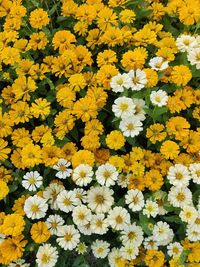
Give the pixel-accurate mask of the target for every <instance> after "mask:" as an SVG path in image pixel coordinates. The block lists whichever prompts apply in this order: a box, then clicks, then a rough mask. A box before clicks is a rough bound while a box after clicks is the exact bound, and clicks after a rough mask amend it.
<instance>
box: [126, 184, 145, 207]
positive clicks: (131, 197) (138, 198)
mask: <svg viewBox="0 0 200 267" xmlns="http://www.w3.org/2000/svg"><path fill="white" fill-rule="evenodd" d="M125 201H126V204H127V205H128V207H129V209H131V210H132V211H133V212H135V211H140V210H141V209H142V208H143V207H144V196H143V194H142V192H141V191H139V190H138V189H131V190H128V192H127V194H126V195H125Z"/></svg>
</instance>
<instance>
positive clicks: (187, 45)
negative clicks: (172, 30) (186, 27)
mask: <svg viewBox="0 0 200 267" xmlns="http://www.w3.org/2000/svg"><path fill="white" fill-rule="evenodd" d="M176 45H177V47H178V50H179V51H181V52H187V51H189V50H190V49H192V48H194V47H196V46H197V41H196V39H195V37H193V36H190V35H186V34H181V35H180V36H179V37H178V38H177V39H176Z"/></svg>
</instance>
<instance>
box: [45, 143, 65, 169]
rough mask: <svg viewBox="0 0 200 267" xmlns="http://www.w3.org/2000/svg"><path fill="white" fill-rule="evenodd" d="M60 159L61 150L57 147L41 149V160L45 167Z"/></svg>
mask: <svg viewBox="0 0 200 267" xmlns="http://www.w3.org/2000/svg"><path fill="white" fill-rule="evenodd" d="M59 158H62V155H61V149H60V148H59V147H57V146H45V147H43V148H42V160H43V163H44V165H45V166H47V167H48V166H51V167H52V166H53V165H55V164H56V163H57V162H58V160H59Z"/></svg>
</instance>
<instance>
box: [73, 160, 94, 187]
mask: <svg viewBox="0 0 200 267" xmlns="http://www.w3.org/2000/svg"><path fill="white" fill-rule="evenodd" d="M93 174H94V172H93V170H92V167H91V166H89V165H88V164H80V165H79V166H77V167H76V168H75V169H74V170H73V175H72V180H73V181H74V182H75V184H76V185H78V186H86V185H88V184H89V183H90V182H91V181H92V176H93Z"/></svg>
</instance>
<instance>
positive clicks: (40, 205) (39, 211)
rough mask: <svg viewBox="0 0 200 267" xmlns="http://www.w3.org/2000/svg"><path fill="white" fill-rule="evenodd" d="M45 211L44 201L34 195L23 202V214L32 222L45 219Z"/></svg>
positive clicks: (45, 204) (46, 207)
mask: <svg viewBox="0 0 200 267" xmlns="http://www.w3.org/2000/svg"><path fill="white" fill-rule="evenodd" d="M47 209H48V205H47V203H46V200H45V199H44V198H42V197H39V196H37V195H34V196H30V197H29V198H27V199H26V200H25V203H24V212H25V213H26V216H27V217H28V218H30V219H32V220H34V219H40V218H43V217H45V215H46V211H47Z"/></svg>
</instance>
